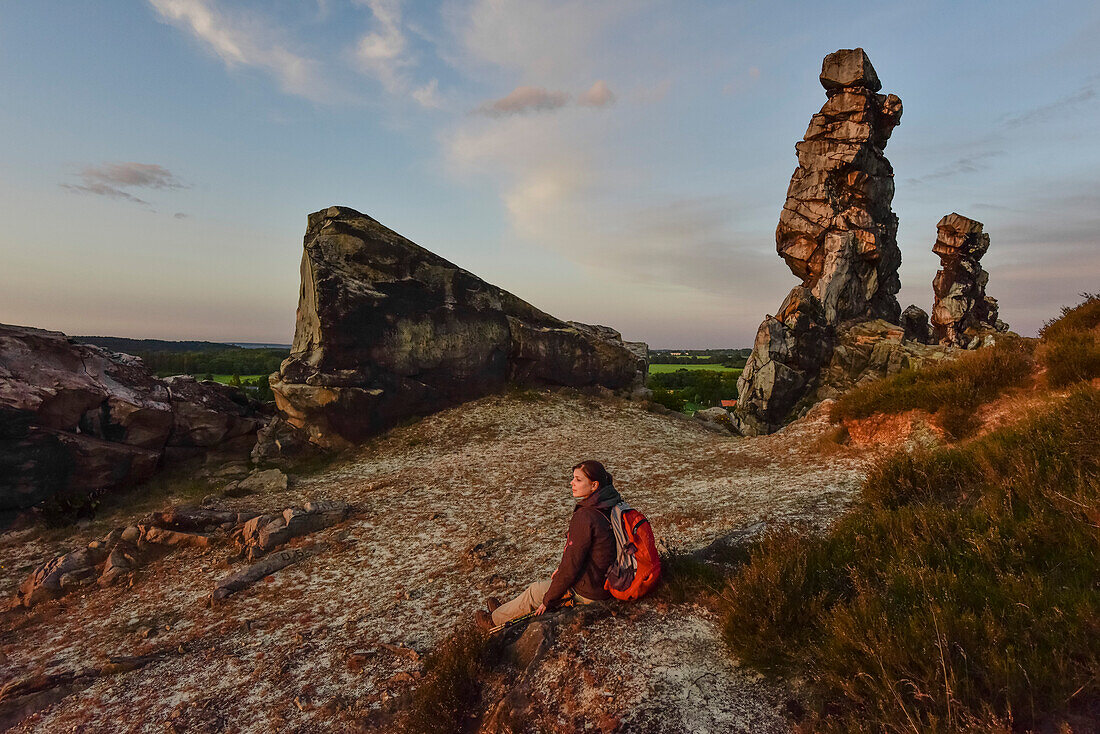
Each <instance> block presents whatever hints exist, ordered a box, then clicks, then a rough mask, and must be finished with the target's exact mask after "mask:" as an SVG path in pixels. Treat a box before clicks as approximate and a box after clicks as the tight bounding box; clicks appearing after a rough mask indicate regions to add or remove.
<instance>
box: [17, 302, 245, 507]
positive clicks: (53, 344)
mask: <svg viewBox="0 0 1100 734" xmlns="http://www.w3.org/2000/svg"><path fill="white" fill-rule="evenodd" d="M188 379H190V378H188ZM177 382H179V381H178V380H176V378H170V379H168V380H161V379H159V378H157V377H156V376H154V375H153V374H152V373H151V372H150V371H149V370H148V369H147V368H146V367H145V365H144V364H143V363H142V361H141V360H140V359H138V358H137V357H133V356H130V355H126V354H118V353H114V352H110V351H108V350H106V349H103V348H101V347H97V346H93V345H90V344H80V343H75V342H73V341H71V340H70V339H69V338H68V337H66V336H65V335H64V334H62V333H60V332H56V331H45V330H43V329H34V328H30V327H23V326H11V325H5V324H0V513H3V512H10V511H15V510H20V509H24V508H28V507H32V506H34V505H37V504H39V503H41V502H42V501H44V500H46V499H49V498H50V497H53V496H54V495H58V494H66V495H68V496H69V497H70V498H73V497H75V498H79V497H81V496H90V495H93V494H97V493H100V492H102V491H108V490H112V489H116V488H121V487H127V486H132V485H135V484H138V483H140V482H143V481H145V480H146V479H148V478H149V477H150V476H152V475H153V474H154V473H155V472H156V471H157V470H158V469H159V468H160V467H161V466H162V465H163V464H164V463H165V460H166V459H165V457H166V454H168V453H169V451H170V450H171V449H173V448H176V447H177V446H183V445H186V446H188V447H192V448H196V449H197V450H198V451H199V453H200V454H201V453H202V452H203V451H205V450H206V449H208V448H212V447H215V446H216V445H218V444H219V443H220V442H222V441H224V440H226V439H231V438H235V437H238V436H247V435H248V434H250V433H254V432H255V431H256V429H257V428H258V427H259V426H260V424H261V422H262V420H263V417H262V416H261V415H260V414H259V413H258V412H257V410H258V408H257V406H258V404H256V405H253V404H252V403H249V402H248V399H247V398H246V397H244V396H243V393H240V391H234V390H232V389H231V388H228V387H222V386H217V387H215V386H210V385H198V384H195V383H194V381H193V380H191V384H189V385H188V386H187V387H186V388H184V387H180V386H178V385H177V384H176V383H177ZM227 391H228V392H227ZM234 397H235V398H236V399H235V400H234ZM253 402H254V401H253ZM204 422H205V424H206V425H207V426H209V425H210V424H217V425H218V428H217V430H204V429H202V428H201V427H200V425H202V424H203V423H204ZM196 436H198V437H199V438H201V440H198V441H196V440H194V439H195V437H196ZM181 437H182V438H181ZM181 442H182V443H181Z"/></svg>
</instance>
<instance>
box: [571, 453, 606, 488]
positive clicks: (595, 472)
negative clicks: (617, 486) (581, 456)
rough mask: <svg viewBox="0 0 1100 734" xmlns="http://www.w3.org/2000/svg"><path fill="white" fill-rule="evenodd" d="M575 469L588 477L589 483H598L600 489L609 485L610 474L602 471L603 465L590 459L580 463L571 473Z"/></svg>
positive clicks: (604, 470)
mask: <svg viewBox="0 0 1100 734" xmlns="http://www.w3.org/2000/svg"><path fill="white" fill-rule="evenodd" d="M577 469H580V470H581V473H582V474H584V475H585V476H586V477H588V480H589V481H591V482H599V485H600V487H606V486H607V485H609V484H611V474H610V472H608V471H607V469H604V466H603V464H601V463H600V462H598V461H593V460H592V459H588V460H587V461H582V462H581V463H579V464H577V465H576V466H574V467H573V471H576V470H577Z"/></svg>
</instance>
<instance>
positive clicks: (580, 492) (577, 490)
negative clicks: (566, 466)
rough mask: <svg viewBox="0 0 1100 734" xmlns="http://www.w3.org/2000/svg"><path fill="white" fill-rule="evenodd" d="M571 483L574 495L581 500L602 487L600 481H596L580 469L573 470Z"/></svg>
mask: <svg viewBox="0 0 1100 734" xmlns="http://www.w3.org/2000/svg"><path fill="white" fill-rule="evenodd" d="M569 484H570V486H571V487H572V489H573V496H574V497H576V498H577V499H579V500H583V499H584V498H585V497H587V496H588V495H590V494H592V493H593V492H595V491H596V490H597V489H599V488H600V483H599V482H595V481H593V480H591V479H589V478H588V477H586V476H585V475H584V472H583V471H581V470H580V469H574V470H573V481H571V482H570V483H569Z"/></svg>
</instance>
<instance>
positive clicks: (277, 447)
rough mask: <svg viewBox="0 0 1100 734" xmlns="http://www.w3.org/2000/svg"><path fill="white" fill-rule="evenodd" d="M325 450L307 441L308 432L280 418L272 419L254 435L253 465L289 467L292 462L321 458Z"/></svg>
mask: <svg viewBox="0 0 1100 734" xmlns="http://www.w3.org/2000/svg"><path fill="white" fill-rule="evenodd" d="M324 453H325V449H323V448H321V447H320V446H318V445H317V444H315V443H313V442H312V441H310V440H309V431H307V430H305V429H303V428H299V427H297V426H294V425H292V424H291V423H290V422H289V421H287V420H285V419H284V418H283V417H281V416H275V417H274V418H272V419H271V420H270V421H269V422H268V424H267V425H266V426H264V427H263V428H261V429H260V430H259V431H258V432H257V433H256V445H255V446H254V447H253V449H252V463H253V464H278V465H289V464H291V463H293V462H294V461H298V460H304V459H310V458H316V457H320V456H323V455H324Z"/></svg>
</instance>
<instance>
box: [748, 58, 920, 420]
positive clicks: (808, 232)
mask: <svg viewBox="0 0 1100 734" xmlns="http://www.w3.org/2000/svg"><path fill="white" fill-rule="evenodd" d="M820 81H821V85H822V86H823V87H824V88H825V92H826V95H827V97H828V99H827V100H826V102H825V104H824V105H823V106H822V108H821V110H820V111H819V112H818V113H817V114H815V115H814V116H813V117H812V118H811V119H810V124H809V127H808V128H807V129H806V135H805V138H804V139H803V140H802V141H801V142H799V143H798V144H797V145H796V146H795V149H796V151H797V153H798V168H797V169H796V170H795V172H794V175H793V176H792V177H791V182H790V185H789V186H788V188H787V201H786V203H785V204H784V206H783V211H782V212H781V214H780V217H779V225H778V226H777V228H776V232H775V240H776V251H777V252H778V254H779V256H780V257H782V258H783V260H784V261H785V262H786V263H787V266H788V267H789V268H790V269H791V272H792V273H794V275H795V276H797V277H798V278H800V279H801V281H802V283H801V285H800V286H798V287H796V288H795V289H794V290H792V291H791V292H790V293H789V294H788V295H787V298H786V299H785V300H784V302H783V305H782V306H781V307H780V313H779V314H777V315H776V316H774V317H773V316H768V317H767V318H766V319H765V320H764V322H763V323H762V324H761V325H760V328H759V329H758V331H757V335H756V340H755V343H754V345H753V351H752V354H751V355H750V356H749V358H748V361H747V363H746V365H745V370H744V372H743V373H742V374H741V378H740V380H739V381H738V403H737V408H736V410H735V411H734V414H733V416H732V419H733V423H734V426H735V428H736V429H737V430H738V431H740V432H741V433H744V434H746V435H755V434H760V433H770V432H771V431H774V430H776V429H777V428H779V427H780V426H781V425H783V422H784V421H785V420H786V419H787V417H788V416H789V414H790V412H791V410H792V409H793V408H794V407H795V406H796V405H797V404H798V403H799V402H800V401H801V400H802V399H804V398H805V397H806V396H807V395H808V394H810V393H811V392H812V390H814V389H815V387H816V385H817V381H818V377H819V372H820V370H821V368H822V367H823V366H824V365H825V364H827V363H828V362H829V360H830V358H831V356H832V349H833V345H834V344H835V342H836V339H837V338H838V334H839V332H841V331H843V329H845V328H846V327H847V326H848V325H849V324H852V323H858V322H861V321H867V320H873V319H884V320H886V321H888V322H890V323H896V322H897V321H898V319H899V316H900V314H901V307H900V306H899V305H898V302H897V292H898V290H899V289H900V288H901V281H900V279H899V277H898V267H899V266H900V264H901V251H900V250H899V249H898V244H897V227H898V219H897V216H896V215H895V214H894V213H893V211H892V210H891V208H890V206H891V202H892V200H893V196H894V171H893V168H892V167H891V166H890V162H889V161H888V160H887V159H886V156H885V155H884V154H883V149H884V148H885V147H886V143H887V141H888V140H889V138H890V135H891V133H892V132H893V130H894V128H895V127H896V126H897V125H898V123H899V122H900V120H901V112H902V105H901V100H900V99H898V97H897V96H895V95H893V94H887V95H884V94H878V93H877V92H878V90H879V89H880V88H881V83H880V82H879V79H878V75H877V74H876V73H875V70H874V67H872V66H871V62H870V60H869V59H868V58H867V55H866V54H865V53H864V52H863V49H860V48H856V49H842V50H840V51H837V52H836V53H832V54H829V55H828V56H827V57H825V60H824V61H823V63H822V68H821V75H820Z"/></svg>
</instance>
